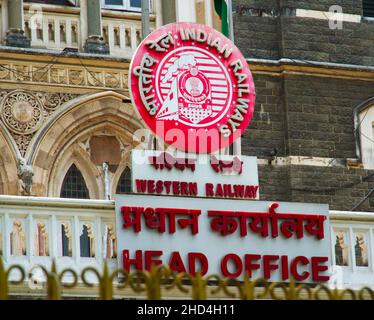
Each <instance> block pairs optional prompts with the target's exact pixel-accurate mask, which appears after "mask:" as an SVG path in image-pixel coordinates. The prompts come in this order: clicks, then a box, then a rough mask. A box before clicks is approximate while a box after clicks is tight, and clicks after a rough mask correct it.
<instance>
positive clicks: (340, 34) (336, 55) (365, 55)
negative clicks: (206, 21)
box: [234, 0, 374, 65]
mask: <svg viewBox="0 0 374 320" xmlns="http://www.w3.org/2000/svg"><path fill="white" fill-rule="evenodd" d="M332 4H336V1H332V0H331V1H327V0H326V1H296V0H289V1H282V5H281V6H279V3H278V1H266V2H265V1H242V0H238V1H234V10H235V12H234V21H235V23H234V33H235V42H236V44H237V45H238V47H239V48H240V49H241V50H242V51H243V53H244V54H245V56H246V57H248V58H259V59H280V58H290V59H301V60H303V59H305V60H312V61H323V62H335V63H347V64H357V65H374V21H369V20H363V21H362V22H361V23H350V22H343V29H330V27H329V21H328V20H319V19H312V18H301V17H296V16H295V15H296V10H295V9H296V8H300V9H313V10H321V11H328V8H329V7H330V5H332ZM338 4H339V5H341V6H342V7H343V12H344V13H353V14H359V15H361V14H362V4H361V1H355V2H352V1H342V2H341V3H338Z"/></svg>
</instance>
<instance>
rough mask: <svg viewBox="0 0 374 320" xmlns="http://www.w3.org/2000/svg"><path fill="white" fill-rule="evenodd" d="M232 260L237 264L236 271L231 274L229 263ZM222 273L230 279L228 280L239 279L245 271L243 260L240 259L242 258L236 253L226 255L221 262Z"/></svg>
mask: <svg viewBox="0 0 374 320" xmlns="http://www.w3.org/2000/svg"><path fill="white" fill-rule="evenodd" d="M230 260H231V261H232V262H233V263H234V264H235V271H234V272H230V271H229V269H228V262H229V261H230ZM221 271H222V274H223V275H224V276H225V277H228V278H237V277H239V276H240V274H241V273H242V271H243V264H242V260H241V259H240V257H239V256H238V255H236V254H234V253H229V254H227V255H225V256H224V257H223V259H222V260H221Z"/></svg>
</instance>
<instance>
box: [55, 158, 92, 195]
mask: <svg viewBox="0 0 374 320" xmlns="http://www.w3.org/2000/svg"><path fill="white" fill-rule="evenodd" d="M60 197H61V198H75V199H89V198H90V195H89V192H88V189H87V186H86V182H85V181H84V178H83V176H82V174H81V172H80V171H79V170H78V168H77V167H76V165H75V164H72V165H71V167H70V169H69V170H68V172H67V173H66V176H65V178H64V182H63V183H62V188H61V194H60Z"/></svg>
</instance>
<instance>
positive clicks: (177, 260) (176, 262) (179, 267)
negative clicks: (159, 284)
mask: <svg viewBox="0 0 374 320" xmlns="http://www.w3.org/2000/svg"><path fill="white" fill-rule="evenodd" d="M169 266H170V269H171V270H172V271H175V272H178V273H181V272H187V271H186V267H185V266H184V264H183V260H182V258H181V256H180V254H179V252H178V251H174V252H172V253H171V258H170V261H169Z"/></svg>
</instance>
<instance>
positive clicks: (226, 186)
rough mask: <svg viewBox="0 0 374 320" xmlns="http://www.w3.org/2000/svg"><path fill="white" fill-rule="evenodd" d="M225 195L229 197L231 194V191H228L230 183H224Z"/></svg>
mask: <svg viewBox="0 0 374 320" xmlns="http://www.w3.org/2000/svg"><path fill="white" fill-rule="evenodd" d="M223 196H224V197H228V196H229V191H228V184H224V185H223Z"/></svg>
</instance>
